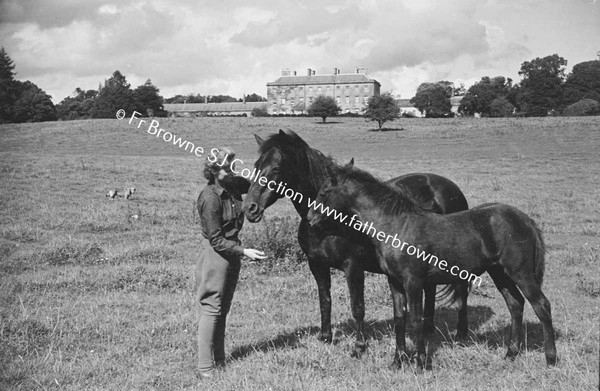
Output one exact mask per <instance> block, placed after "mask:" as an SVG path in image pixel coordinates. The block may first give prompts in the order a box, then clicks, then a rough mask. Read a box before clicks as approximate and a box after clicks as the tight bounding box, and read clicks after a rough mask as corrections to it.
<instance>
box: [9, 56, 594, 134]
mask: <svg viewBox="0 0 600 391" xmlns="http://www.w3.org/2000/svg"><path fill="white" fill-rule="evenodd" d="M566 65H567V60H565V59H564V58H562V57H560V56H558V55H557V54H553V55H550V56H546V57H543V58H539V57H538V58H535V59H533V60H531V61H525V62H524V63H522V64H521V69H520V71H519V75H520V76H521V77H522V78H523V79H522V80H521V82H520V83H513V80H511V79H510V78H506V77H504V76H495V77H489V76H484V77H482V78H481V80H480V81H478V82H477V83H475V84H474V85H472V86H471V87H470V88H469V89H468V90H465V88H464V86H463V85H461V86H459V87H458V88H456V87H455V86H454V83H452V82H449V81H439V82H436V83H422V84H421V85H420V86H419V87H418V89H417V92H416V94H415V96H414V97H413V98H412V99H411V100H410V102H411V104H413V105H414V107H416V108H417V109H418V110H419V111H420V112H421V113H422V114H424V115H425V116H426V117H449V116H453V115H454V114H453V113H452V103H451V98H452V97H453V96H463V98H462V100H461V102H460V106H459V107H458V113H459V114H461V115H467V116H473V115H479V116H483V117H506V116H512V115H519V116H547V115H561V114H562V115H598V114H600V61H598V60H594V61H586V62H582V63H579V64H576V65H575V66H574V67H573V70H572V72H571V73H570V74H569V75H566V74H565V68H566ZM14 68H15V65H14V63H13V61H12V60H11V59H10V57H9V56H8V54H7V53H6V51H5V50H4V48H2V49H1V50H0V123H6V122H15V123H18V122H39V121H55V120H72V119H84V118H113V117H114V115H115V113H116V111H117V110H119V109H124V110H126V111H127V112H132V111H133V110H135V111H138V112H140V113H142V114H143V115H146V116H165V115H166V111H165V110H164V106H163V105H164V103H207V102H208V103H221V102H242V101H246V102H266V99H265V98H264V97H262V96H260V95H257V94H250V95H245V96H244V97H243V99H236V98H234V97H231V96H229V95H200V94H189V95H176V96H174V97H172V98H167V99H164V98H163V97H162V96H161V95H160V94H159V92H160V91H159V89H158V88H157V87H156V86H154V85H153V84H152V81H151V80H150V79H148V80H147V81H146V82H145V83H144V84H143V85H141V86H138V87H137V88H135V89H132V88H131V85H130V84H129V83H128V82H127V79H126V78H125V76H124V75H123V74H121V72H119V71H118V70H116V71H115V72H114V73H113V74H112V76H111V77H110V78H109V79H107V80H105V81H104V83H100V85H99V86H98V90H87V91H86V90H83V89H81V88H79V87H77V88H76V89H75V91H74V92H73V94H72V95H71V96H68V97H66V98H64V99H63V100H62V101H61V102H60V103H59V104H57V105H54V104H53V103H52V99H51V97H50V95H48V94H46V92H45V91H44V90H42V89H41V88H39V87H38V86H36V85H35V84H34V83H32V82H30V81H25V82H22V81H19V80H15V72H14ZM384 95H385V97H384V98H377V99H371V100H370V101H369V104H368V105H367V109H366V111H365V113H364V114H365V116H366V117H367V118H371V119H373V120H375V121H377V122H378V123H379V127H380V128H381V126H382V124H383V123H384V122H385V121H389V120H393V118H396V117H397V116H399V115H400V111H399V109H398V108H397V107H395V106H397V104H394V103H393V98H391V96H390V95H389V94H387V95H386V94H384ZM315 103H316V105H315V107H314V108H313V109H312V110H308V112H309V115H314V116H319V117H321V118H323V122H325V118H326V117H327V116H333V115H336V114H337V113H339V110H337V105H336V104H335V102H334V104H331V102H328V101H327V102H321V101H317V102H315ZM382 105H383V106H382ZM390 105H391V106H390ZM321 106H324V107H321ZM256 114H257V115H260V114H263V115H266V113H258V112H257V113H256ZM390 116H392V117H391V118H392V119H390ZM374 118H375V119H374ZM377 118H385V119H384V121H383V122H380V121H381V120H379V119H377Z"/></svg>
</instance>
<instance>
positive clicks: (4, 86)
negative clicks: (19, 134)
mask: <svg viewBox="0 0 600 391" xmlns="http://www.w3.org/2000/svg"><path fill="white" fill-rule="evenodd" d="M14 69H15V64H14V63H13V61H12V60H11V58H10V57H9V56H8V53H6V51H5V50H4V48H2V49H0V123H3V122H11V121H12V119H13V109H14V104H15V101H16V100H17V84H16V82H15V72H14Z"/></svg>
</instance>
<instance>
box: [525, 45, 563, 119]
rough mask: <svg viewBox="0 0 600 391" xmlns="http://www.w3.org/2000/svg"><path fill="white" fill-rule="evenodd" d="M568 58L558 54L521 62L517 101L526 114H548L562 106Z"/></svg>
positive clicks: (535, 115)
mask: <svg viewBox="0 0 600 391" xmlns="http://www.w3.org/2000/svg"><path fill="white" fill-rule="evenodd" d="M566 66H567V60H565V59H564V58H562V57H560V56H559V55H558V54H553V55H551V56H546V57H544V58H539V57H537V58H535V59H533V60H531V61H525V62H524V63H523V64H521V70H520V71H519V75H521V76H522V77H523V80H522V81H521V87H520V88H519V94H518V95H517V103H518V106H519V107H520V108H521V111H522V112H523V113H524V114H525V115H526V116H534V117H537V116H546V115H548V113H549V112H552V111H555V110H557V109H559V108H560V106H561V103H562V95H563V94H562V93H563V89H562V84H563V81H564V78H565V67H566Z"/></svg>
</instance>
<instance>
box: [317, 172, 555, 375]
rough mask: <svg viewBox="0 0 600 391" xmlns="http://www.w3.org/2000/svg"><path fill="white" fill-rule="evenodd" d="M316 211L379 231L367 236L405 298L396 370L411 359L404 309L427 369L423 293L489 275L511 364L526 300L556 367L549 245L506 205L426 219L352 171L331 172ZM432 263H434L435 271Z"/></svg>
mask: <svg viewBox="0 0 600 391" xmlns="http://www.w3.org/2000/svg"><path fill="white" fill-rule="evenodd" d="M319 203H321V204H322V206H323V207H325V206H326V207H329V210H331V209H332V208H333V209H335V211H337V212H342V213H344V214H346V217H348V218H350V216H352V218H351V219H350V222H348V219H344V221H341V218H339V219H338V220H340V221H341V222H342V223H345V224H346V225H352V226H353V228H355V229H357V230H360V229H361V228H362V227H364V226H366V225H370V227H376V229H375V231H376V232H375V234H376V235H375V234H372V236H369V235H366V236H367V237H368V238H369V240H370V241H371V243H372V244H373V245H374V246H375V249H376V253H377V261H378V263H379V266H380V268H381V269H382V270H383V271H384V273H385V274H387V275H388V277H389V279H390V281H391V283H390V286H391V287H392V290H393V294H394V295H398V296H399V298H400V300H399V303H400V305H395V306H394V313H395V314H396V313H397V314H398V316H395V319H396V320H395V329H396V353H395V356H394V362H395V363H397V364H398V365H401V362H402V361H403V360H406V358H407V355H406V343H405V335H404V334H405V320H404V319H405V311H406V304H408V309H409V311H410V314H411V324H412V326H413V329H414V332H415V339H416V347H417V357H416V359H417V366H418V367H419V368H422V367H423V363H424V362H426V360H425V359H426V358H425V343H424V338H423V331H422V319H421V318H422V314H423V308H422V305H423V304H422V294H423V293H422V292H423V287H424V286H425V285H426V284H427V283H437V284H440V283H442V284H448V283H456V282H458V281H460V280H459V278H458V276H457V275H459V274H460V275H461V277H462V275H466V276H479V275H481V274H482V273H483V272H484V271H487V272H488V273H489V275H490V277H491V278H492V279H493V280H494V283H495V284H496V287H497V288H498V290H499V291H500V292H501V293H502V296H503V297H504V300H505V301H506V304H507V305H508V309H509V311H510V313H511V335H510V342H509V345H508V351H507V354H506V356H507V357H509V358H513V357H514V356H516V355H517V354H518V353H519V350H520V349H521V345H522V328H523V305H524V299H523V295H524V296H525V298H527V300H528V301H529V302H530V303H531V306H532V307H533V310H534V311H535V314H536V315H537V317H538V318H539V320H540V321H541V323H542V326H543V330H544V350H545V354H546V363H547V364H548V365H554V364H555V363H556V347H555V342H554V339H555V338H554V329H553V327H552V316H551V312H550V302H549V301H548V299H547V298H546V296H545V295H544V293H543V292H542V290H541V285H542V280H543V276H544V252H545V249H544V242H543V239H542V234H541V232H540V230H539V228H538V227H537V225H536V224H535V222H534V221H533V220H532V219H531V218H530V217H529V216H527V215H526V214H525V213H523V212H521V211H520V210H518V209H517V208H515V207H512V206H509V205H505V204H485V205H481V206H479V207H476V208H473V209H470V210H467V211H463V212H458V213H453V214H449V215H440V214H436V213H428V212H424V211H423V210H422V209H421V208H420V207H419V206H418V204H417V203H416V202H415V201H414V200H413V199H412V198H411V197H410V195H408V194H407V193H405V192H404V191H403V190H402V189H401V188H400V189H397V190H394V189H392V188H391V187H389V186H387V185H386V184H384V183H382V182H381V181H379V180H377V179H375V178H374V177H373V176H372V175H371V174H369V173H367V172H365V171H362V170H358V169H355V168H353V167H348V166H346V167H333V168H331V169H330V179H329V180H328V181H326V182H325V183H324V184H323V186H322V187H321V190H320V191H319V194H318V196H317V199H316V204H319ZM316 209H321V210H323V209H322V208H318V207H316V206H315V208H313V209H311V210H310V211H309V213H308V220H309V223H310V224H311V225H315V224H317V223H319V222H321V221H322V220H323V218H324V216H323V214H319V213H318V212H317V211H316ZM328 215H331V213H328ZM339 216H340V215H339V214H338V217H339ZM357 227H358V228H357ZM365 231H366V230H365V229H363V230H362V232H365ZM370 231H371V229H369V231H367V232H370ZM392 236H393V238H395V239H396V240H394V239H393V238H392ZM384 239H385V241H384ZM390 239H391V240H390ZM388 242H389V243H388ZM399 242H400V244H401V243H402V242H404V243H405V245H402V246H400V244H398V243H399ZM407 245H408V247H406V246H407ZM405 247H406V251H403V250H405ZM411 247H412V248H413V252H412V254H410V248H411ZM415 254H417V255H416V256H415ZM426 254H429V256H425V255H426ZM418 257H421V258H422V259H419V258H418ZM433 258H436V262H435V263H434V264H431V261H432V259H433ZM427 260H429V262H427ZM439 260H441V261H440V262H439V264H438V262H437V261H439ZM453 271H454V272H456V273H454V272H453ZM458 271H460V273H459V272H458ZM465 273H466V274H465ZM477 278H480V277H477ZM519 291H520V292H519ZM521 293H522V294H523V295H521ZM395 302H396V301H395Z"/></svg>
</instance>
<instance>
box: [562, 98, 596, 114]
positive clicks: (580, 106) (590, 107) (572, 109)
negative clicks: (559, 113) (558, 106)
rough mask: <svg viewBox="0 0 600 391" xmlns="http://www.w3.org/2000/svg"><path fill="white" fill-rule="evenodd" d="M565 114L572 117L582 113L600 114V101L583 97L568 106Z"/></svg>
mask: <svg viewBox="0 0 600 391" xmlns="http://www.w3.org/2000/svg"><path fill="white" fill-rule="evenodd" d="M563 115H566V116H571V117H575V116H580V115H600V103H598V101H595V100H593V99H582V100H580V101H579V102H575V103H573V104H572V105H569V106H567V107H566V108H565V110H564V111H563Z"/></svg>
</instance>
